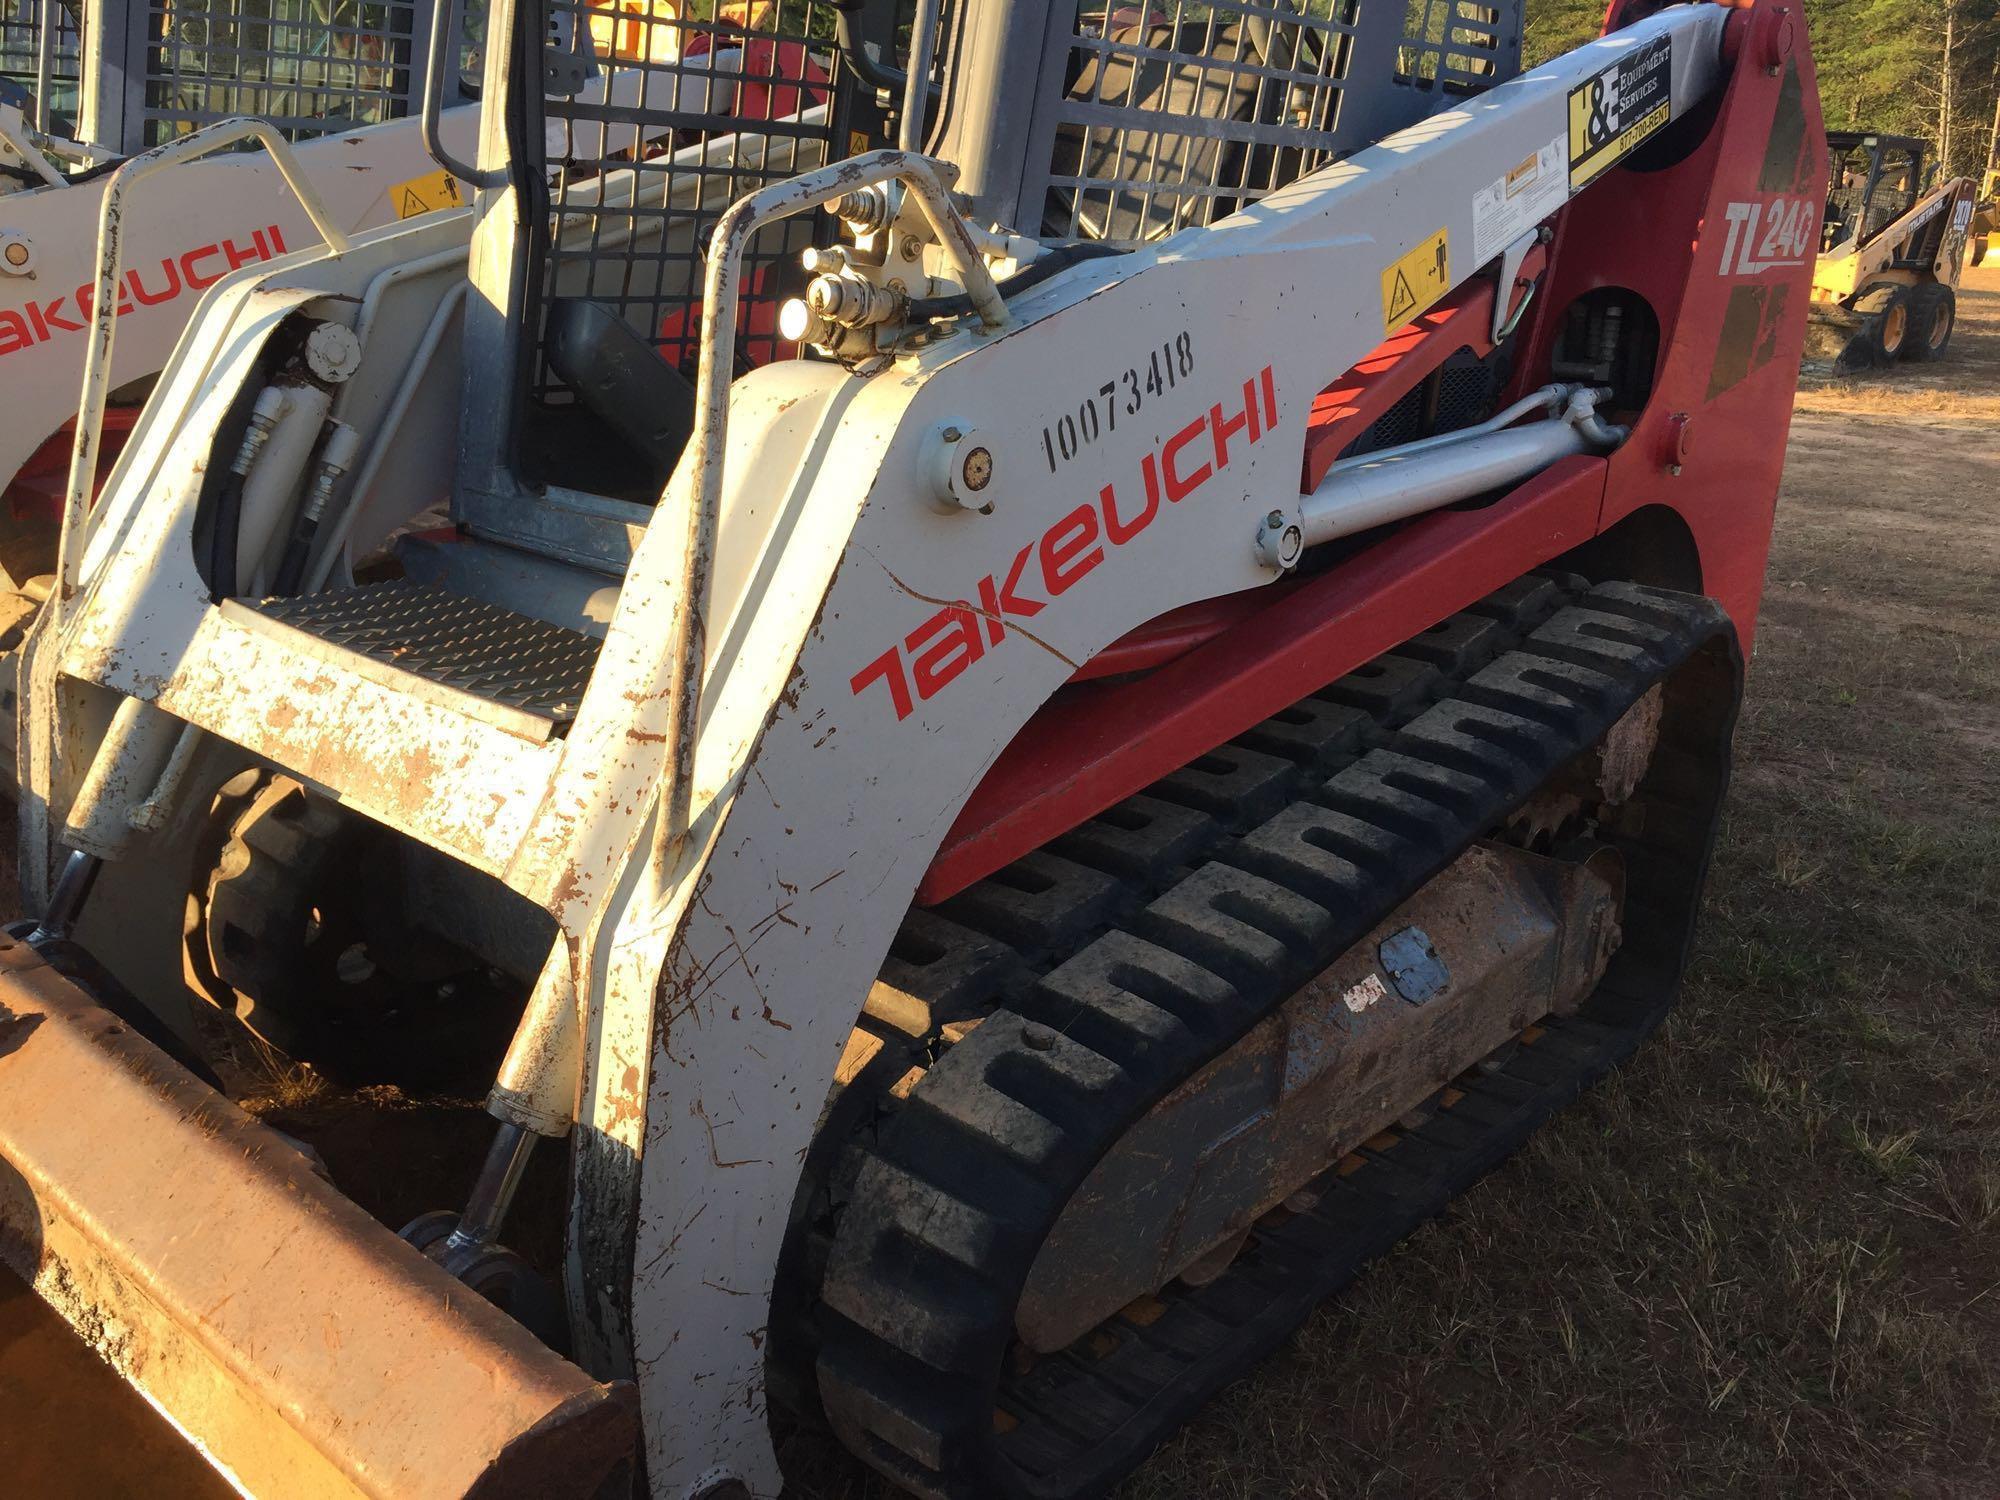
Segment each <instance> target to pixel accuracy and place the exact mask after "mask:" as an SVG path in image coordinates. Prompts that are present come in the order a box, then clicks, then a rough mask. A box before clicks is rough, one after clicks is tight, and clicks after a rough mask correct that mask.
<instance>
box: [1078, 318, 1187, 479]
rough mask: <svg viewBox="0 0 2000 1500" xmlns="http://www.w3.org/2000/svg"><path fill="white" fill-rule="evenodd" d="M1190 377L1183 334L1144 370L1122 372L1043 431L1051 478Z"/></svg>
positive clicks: (1135, 368)
mask: <svg viewBox="0 0 2000 1500" xmlns="http://www.w3.org/2000/svg"><path fill="white" fill-rule="evenodd" d="M1193 373H1194V339H1193V338H1192V336H1190V335H1189V334H1187V333H1185V332H1184V333H1182V334H1181V335H1180V336H1179V337H1178V338H1173V339H1169V340H1167V341H1166V342H1165V343H1163V344H1161V345H1160V347H1159V348H1157V349H1154V350H1152V351H1151V352H1150V353H1149V354H1148V356H1147V358H1146V361H1145V363H1144V364H1140V365H1133V366H1131V367H1130V368H1128V369H1125V370H1122V371H1120V372H1119V373H1118V374H1116V375H1114V376H1112V378H1111V379H1109V380H1107V381H1105V382H1104V384H1102V385H1100V386H1099V387H1098V388H1097V393H1096V394H1095V395H1092V396H1086V397H1084V398H1083V400H1081V401H1079V402H1078V403H1077V406H1076V410H1075V411H1073V412H1067V411H1066V412H1064V413H1063V414H1062V415H1061V416H1059V417H1057V418H1056V419H1055V421H1054V422H1053V423H1051V424H1049V425H1048V426H1045V427H1044V428H1042V452H1043V453H1044V454H1045V455H1046V456H1047V458H1048V461H1049V472H1050V473H1051V474H1053V473H1055V472H1056V470H1057V468H1058V467H1059V466H1060V465H1061V464H1066V463H1068V462H1069V461H1070V460H1071V459H1073V458H1075V457H1076V456H1077V455H1078V454H1079V453H1081V452H1083V450H1084V449H1086V448H1088V447H1089V446H1090V445H1091V444H1092V443H1095V442H1096V441H1097V440H1098V439H1099V438H1100V437H1102V436H1103V435H1104V434H1105V433H1107V432H1116V431H1117V430H1118V419H1119V417H1120V416H1126V417H1136V416H1137V415H1138V414H1139V411H1140V409H1141V408H1142V407H1144V406H1145V404H1146V402H1147V401H1149V400H1151V399H1153V398H1155V397H1159V396H1163V395H1165V394H1166V393H1167V392H1168V391H1171V390H1174V389H1175V388H1176V387H1178V386H1179V385H1180V383H1181V381H1183V380H1185V379H1186V378H1187V377H1188V376H1190V375H1192V374H1193Z"/></svg>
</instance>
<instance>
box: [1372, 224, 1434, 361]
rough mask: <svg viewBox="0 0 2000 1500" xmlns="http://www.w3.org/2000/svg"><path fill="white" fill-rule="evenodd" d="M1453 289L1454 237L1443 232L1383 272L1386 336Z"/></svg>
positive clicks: (1424, 241)
mask: <svg viewBox="0 0 2000 1500" xmlns="http://www.w3.org/2000/svg"><path fill="white" fill-rule="evenodd" d="M1450 290H1451V238H1450V236H1449V235H1447V234H1446V233H1445V231H1444V230H1442V229H1440V230H1439V231H1438V232H1437V233H1436V234H1432V235H1426V236H1425V237H1424V238H1423V240H1422V241H1420V242H1419V243H1418V245H1417V247H1416V248H1415V249H1413V250H1411V251H1410V252H1409V254H1407V255H1405V256H1404V257H1403V258H1402V259H1401V260H1399V261H1397V262H1396V263H1395V264H1394V265H1393V266H1390V267H1389V268H1388V269H1387V270H1386V271H1384V272H1383V273H1382V333H1383V335H1384V336H1385V337H1386V336H1387V335H1389V334H1392V333H1394V332H1395V331H1396V330H1397V329H1398V328H1401V327H1402V326H1403V325H1404V324H1405V323H1407V322H1409V321H1410V319H1412V318H1414V317H1415V316H1416V315H1417V314H1418V313H1420V312H1422V311H1423V310H1424V309H1425V308H1427V307H1429V306H1430V305H1431V304H1432V303H1433V302H1435V301H1437V299H1438V298H1440V297H1442V296H1443V295H1444V294H1445V293H1446V292H1448V291H1450Z"/></svg>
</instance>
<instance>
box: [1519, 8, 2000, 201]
mask: <svg viewBox="0 0 2000 1500" xmlns="http://www.w3.org/2000/svg"><path fill="white" fill-rule="evenodd" d="M1804 9H1805V15H1806V27H1807V30H1808V32H1809V33H1810V34H1811V37H1812V51H1813V60H1814V62H1815V64H1816V65H1817V68H1818V72H1819V94H1820V107H1821V109H1822V110H1823V111H1824V112H1825V114H1826V124H1827V128H1828V129H1829V130H1880V131H1885V132H1888V133H1891V134H1895V135H1910V136H1917V137H1919V138H1921V139H1923V140H1926V141H1929V142H1930V143H1931V146H1932V148H1933V149H1934V150H1935V151H1936V152H1937V153H1938V159H1939V160H1940V161H1942V162H1943V163H1944V164H1945V170H1946V171H1947V172H1948V173H1965V174H1967V175H1969V176H1973V177H1978V176H1981V175H1982V174H1983V172H1984V170H1985V168H1986V167H1987V166H1988V164H1989V158H1990V154H1991V153H1992V151H1993V148H1994V144H1995V143H1994V131H1995V125H1996V122H2000V0H1804ZM1603 20H1604V6H1603V5H1602V4H1600V3H1597V0H1527V16H1526V24H1525V34H1524V41H1523V51H1524V53H1525V55H1526V57H1527V60H1528V61H1529V63H1530V64H1531V65H1532V64H1534V63H1539V62H1543V61H1546V60H1547V59H1548V58H1551V57H1553V56H1555V55H1556V54H1557V53H1559V52H1564V51H1567V50H1568V49H1569V48H1571V47H1574V46H1577V45H1578V44H1580V43H1582V42H1585V41H1588V40H1590V38H1592V37H1594V36H1596V35H1597V32H1598V28H1599V27H1600V26H1601V25H1602V24H1603Z"/></svg>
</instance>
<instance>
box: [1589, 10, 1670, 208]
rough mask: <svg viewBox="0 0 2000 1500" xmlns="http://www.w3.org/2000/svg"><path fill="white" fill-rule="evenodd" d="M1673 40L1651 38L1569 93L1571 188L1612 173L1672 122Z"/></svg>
mask: <svg viewBox="0 0 2000 1500" xmlns="http://www.w3.org/2000/svg"><path fill="white" fill-rule="evenodd" d="M1673 63H1674V44H1673V38H1672V37H1666V36H1658V37H1654V38H1653V39H1652V40H1651V41H1650V42H1647V43H1646V44H1645V45H1644V46H1642V47H1638V48H1635V49H1634V50H1633V51H1631V52H1628V53H1627V54H1626V55H1625V56H1624V57H1621V58H1620V59H1618V61H1617V62H1615V63H1613V64H1612V65H1611V66H1610V67H1608V68H1606V69H1605V70H1604V71H1603V72H1601V73H1599V74H1598V75H1597V76H1596V77H1594V78H1592V79H1590V80H1589V81H1588V82H1587V83H1583V84H1580V85H1579V86H1577V87H1576V88H1573V89H1571V90H1570V91H1569V185H1570V187H1571V188H1572V189H1575V188H1580V187H1582V186H1583V185H1584V184H1585V183H1586V182H1590V181H1592V180H1594V179H1595V178H1596V177H1598V176H1599V175H1600V174H1601V173H1603V172H1606V171H1608V170H1610V168H1612V167H1613V166H1615V165H1616V164H1617V163H1618V162H1619V161H1620V160H1621V159H1622V158H1623V157H1625V156H1627V155H1629V154H1630V153H1631V152H1632V151H1633V150H1634V148H1636V147H1637V146H1638V145H1639V143H1640V142H1641V141H1643V140H1645V139H1646V137H1648V136H1650V135H1651V134H1652V133H1653V132H1654V131H1656V130H1658V129H1659V128H1660V127H1661V126H1662V125H1664V124H1666V123H1667V121H1668V120H1669V119H1671V118H1672V117H1673V109H1674V106H1673V88H1672V83H1673Z"/></svg>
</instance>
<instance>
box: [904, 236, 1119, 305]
mask: <svg viewBox="0 0 2000 1500" xmlns="http://www.w3.org/2000/svg"><path fill="white" fill-rule="evenodd" d="M1126 253H1127V252H1126V251H1123V250H1120V249H1119V248H1118V247H1117V246H1115V245H1102V244H1098V243H1096V242H1094V241H1091V240H1082V241H1079V242H1078V243H1076V244H1074V245H1059V246H1057V247H1056V248H1055V249H1053V250H1051V251H1050V252H1049V253H1048V254H1047V255H1044V256H1042V257H1041V258H1039V259H1038V260H1034V261H1031V262H1030V263H1029V264H1028V265H1027V266H1026V267H1024V268H1023V269H1021V270H1019V271H1016V272H1015V273H1014V274H1013V275H1012V276H1009V277H1008V278H1007V279H1006V280H1005V281H1003V282H1000V283H999V292H1000V296H1001V299H1002V300H1003V301H1004V300H1005V299H1006V298H1008V297H1011V296H1017V295H1018V294H1020V293H1022V292H1025V291H1027V290H1029V289H1030V288H1032V287H1038V286H1040V285H1041V284H1042V283H1043V282H1045V281H1047V280H1048V279H1049V278H1050V277H1052V276H1054V275H1055V274H1056V273H1057V272H1059V271H1067V270H1068V269H1069V268H1070V267H1071V266H1075V265H1081V264H1082V263H1083V262H1084V261H1087V260H1105V259H1108V258H1109V257H1111V256H1114V255H1124V254H1126ZM972 311H973V306H972V298H971V297H969V296H967V295H966V294H965V293H964V292H958V293H956V294H954V295H952V296H949V297H913V298H911V299H910V321H911V322H913V323H927V322H930V321H931V320H933V319H936V318H962V317H964V316H966V314H968V313H970V312H972Z"/></svg>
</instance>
